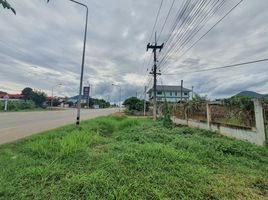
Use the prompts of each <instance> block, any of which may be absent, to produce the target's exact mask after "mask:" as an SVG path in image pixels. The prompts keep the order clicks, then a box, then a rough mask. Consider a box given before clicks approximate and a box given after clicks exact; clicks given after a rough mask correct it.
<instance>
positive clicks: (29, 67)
mask: <svg viewBox="0 0 268 200" xmlns="http://www.w3.org/2000/svg"><path fill="white" fill-rule="evenodd" d="M10 1H11V2H10V3H11V4H12V5H13V6H14V7H15V9H16V11H17V15H16V16H15V15H13V14H12V13H10V12H7V11H6V10H0V15H1V18H0V32H1V38H0V48H1V49H0V61H1V62H0V90H6V91H8V92H12V93H13V92H14V93H15V92H20V91H21V90H22V89H23V88H24V87H26V86H30V87H32V88H36V89H40V90H43V91H45V92H47V93H48V94H49V93H50V90H51V87H53V86H54V85H56V84H58V83H62V84H63V85H62V86H61V87H58V88H57V89H56V90H55V93H56V95H63V96H72V95H75V94H77V92H78V86H79V79H80V72H81V59H82V47H83V34H84V19H85V10H84V9H83V8H82V7H80V6H78V5H75V4H73V3H72V2H69V1H56V0H55V1H51V2H50V3H49V4H47V3H46V2H45V1H42V0H40V1H31V0H25V1H15V0H13V1H12V0H10ZM81 1H82V2H84V3H86V4H88V6H89V23H88V33H87V49H86V60H85V70H84V84H88V83H89V84H92V88H93V96H96V97H100V98H108V97H109V98H110V99H111V100H113V101H119V94H118V92H119V91H118V88H116V87H112V86H111V85H112V83H117V84H120V85H121V87H122V99H123V98H126V97H129V96H135V95H136V92H138V93H139V94H138V96H140V95H141V94H142V92H143V90H144V82H146V79H147V77H149V78H150V77H151V76H145V74H146V73H145V72H146V71H147V68H148V71H147V74H148V72H149V71H150V69H151V65H150V64H151V63H152V62H148V59H149V58H152V57H151V53H150V52H146V45H147V43H148V42H151V43H152V42H153V41H149V37H150V35H151V33H152V27H153V24H154V21H155V16H156V13H157V10H158V7H159V4H160V1H155V0H148V1H143V0H137V1H132V0H112V1H111V0H102V1H93V0H87V1H86V0H81ZM171 3H172V0H169V1H164V3H163V7H162V10H161V13H160V15H159V20H158V23H157V24H156V31H157V32H158V33H159V32H160V30H161V27H162V25H163V23H164V20H165V17H166V14H167V11H168V9H169V7H170V5H171ZM230 5H231V3H230V4H229V6H230ZM180 7H182V1H176V2H175V4H174V9H172V10H171V13H170V18H169V19H168V21H167V23H166V26H165V29H164V30H163V32H162V34H161V36H160V38H159V43H161V42H163V41H165V40H166V38H167V36H168V34H169V30H170V28H171V27H172V24H173V23H174V19H175V16H176V14H177V11H178V8H180ZM267 9H268V2H265V1H262V2H258V1H244V2H243V3H242V4H241V5H240V6H239V7H238V8H236V9H235V10H234V11H233V12H232V13H231V14H230V15H229V16H228V17H227V18H226V19H225V20H223V21H222V22H221V23H220V24H219V25H218V26H217V27H215V29H213V31H211V32H210V34H208V35H207V36H206V37H205V38H204V39H203V40H201V41H200V42H199V43H198V44H197V45H196V46H195V47H194V48H193V49H191V51H189V52H188V53H187V54H186V55H184V56H183V57H181V54H176V55H175V56H172V58H171V59H170V60H169V61H168V62H167V64H168V65H166V66H164V67H163V69H161V71H162V72H163V73H173V74H177V75H176V76H165V75H163V76H161V79H159V80H158V83H161V81H162V82H163V84H176V85H179V84H180V80H181V79H183V80H184V83H185V86H186V87H188V88H190V87H191V86H192V85H193V86H194V87H195V91H196V92H198V93H200V94H207V95H209V96H210V97H211V98H215V97H225V96H230V95H233V94H235V93H236V92H239V91H241V90H254V91H257V92H261V93H268V90H267V88H268V82H267V79H266V77H267V76H268V72H267V67H266V64H267V63H266V64H265V63H259V64H256V65H250V66H245V67H240V68H233V69H228V70H227V69H226V70H217V71H209V72H204V73H192V74H183V73H182V72H186V71H191V70H197V69H204V68H210V67H215V66H223V65H227V64H232V63H236V62H244V61H247V60H254V59H261V58H264V57H266V56H267V55H268V49H267V44H268V28H267V27H268V26H267V20H266V19H267V17H268V13H267V12H266V10H267ZM203 12H205V11H203ZM218 17H220V16H218ZM214 20H216V19H214ZM212 23H213V21H211V22H209V24H212ZM209 24H208V25H209ZM188 25H189V28H193V27H191V26H190V24H188ZM208 27H209V26H208ZM184 30H187V26H186V27H184ZM165 47H167V46H165ZM164 52H165V48H164V49H163V52H162V54H163V53H164ZM160 57H161V54H160ZM144 59H145V62H144ZM147 82H148V81H147Z"/></svg>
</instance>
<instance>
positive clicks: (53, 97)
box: [51, 83, 62, 107]
mask: <svg viewBox="0 0 268 200" xmlns="http://www.w3.org/2000/svg"><path fill="white" fill-rule="evenodd" d="M60 85H62V84H61V83H59V84H57V85H55V86H53V87H52V92H51V93H52V95H51V96H52V99H51V107H53V99H54V95H53V91H54V88H55V87H57V86H60Z"/></svg>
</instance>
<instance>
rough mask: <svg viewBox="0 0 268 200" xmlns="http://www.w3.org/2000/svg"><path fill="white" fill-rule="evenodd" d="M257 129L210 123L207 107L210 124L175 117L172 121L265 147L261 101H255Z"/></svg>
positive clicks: (208, 110)
mask: <svg viewBox="0 0 268 200" xmlns="http://www.w3.org/2000/svg"><path fill="white" fill-rule="evenodd" d="M254 109H255V119H256V128H254V127H253V128H244V127H239V126H233V125H224V124H215V123H210V109H209V105H208V106H207V112H208V115H207V116H208V122H199V121H196V120H191V119H188V120H187V119H178V118H176V117H175V116H173V117H172V120H173V122H174V123H176V124H181V125H187V126H189V127H193V128H200V129H204V130H209V131H215V132H217V133H219V134H221V135H225V136H228V137H232V138H236V139H239V140H244V141H248V142H250V143H253V144H257V145H261V146H264V145H265V126H264V118H263V108H262V103H261V102H260V101H259V100H254Z"/></svg>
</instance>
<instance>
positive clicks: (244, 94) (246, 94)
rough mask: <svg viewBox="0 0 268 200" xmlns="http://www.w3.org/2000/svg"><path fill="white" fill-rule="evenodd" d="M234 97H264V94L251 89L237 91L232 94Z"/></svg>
mask: <svg viewBox="0 0 268 200" xmlns="http://www.w3.org/2000/svg"><path fill="white" fill-rule="evenodd" d="M234 96H236V97H255V98H261V97H264V96H265V95H262V94H259V93H257V92H252V91H243V92H239V93H238V94H236V95H234Z"/></svg>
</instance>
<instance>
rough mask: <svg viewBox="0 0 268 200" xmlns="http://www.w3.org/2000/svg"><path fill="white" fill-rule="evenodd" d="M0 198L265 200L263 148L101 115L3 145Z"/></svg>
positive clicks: (267, 183)
mask: <svg viewBox="0 0 268 200" xmlns="http://www.w3.org/2000/svg"><path fill="white" fill-rule="evenodd" d="M0 170H1V173H0V186H1V187H0V199H268V149H267V148H266V147H257V146H255V145H251V144H249V143H246V142H241V141H236V140H232V139H228V138H225V137H221V136H218V135H217V134H214V133H211V132H207V131H202V130H197V129H191V128H185V127H176V128H174V129H166V128H163V126H162V122H161V121H158V122H153V121H151V120H150V119H144V118H143V119H136V118H127V117H124V116H121V117H120V116H117V117H112V116H110V117H101V118H97V119H94V120H91V121H87V122H83V123H82V126H81V128H80V129H78V128H76V127H75V126H73V125H70V126H67V127H63V128H59V129H56V130H53V131H49V132H45V133H42V134H39V135H35V136H32V137H30V138H27V139H24V140H21V141H18V142H16V143H11V144H7V145H2V146H1V147H0Z"/></svg>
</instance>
